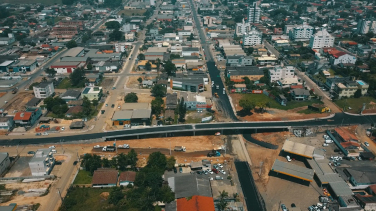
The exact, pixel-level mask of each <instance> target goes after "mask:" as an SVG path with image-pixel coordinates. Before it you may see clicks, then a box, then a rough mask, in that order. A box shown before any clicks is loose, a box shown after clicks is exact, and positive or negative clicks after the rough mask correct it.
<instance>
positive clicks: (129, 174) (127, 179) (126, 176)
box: [119, 171, 136, 186]
mask: <svg viewBox="0 0 376 211" xmlns="http://www.w3.org/2000/svg"><path fill="white" fill-rule="evenodd" d="M135 179H136V172H134V171H123V172H121V173H120V176H119V185H122V186H127V185H133V183H134V180H135Z"/></svg>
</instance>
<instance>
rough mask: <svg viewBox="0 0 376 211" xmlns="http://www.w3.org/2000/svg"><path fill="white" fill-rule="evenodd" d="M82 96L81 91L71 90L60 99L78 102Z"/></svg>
mask: <svg viewBox="0 0 376 211" xmlns="http://www.w3.org/2000/svg"><path fill="white" fill-rule="evenodd" d="M80 96H81V91H78V90H73V89H69V90H67V91H66V92H64V94H62V95H60V98H61V99H63V100H65V102H69V101H72V100H78V99H79V98H80Z"/></svg>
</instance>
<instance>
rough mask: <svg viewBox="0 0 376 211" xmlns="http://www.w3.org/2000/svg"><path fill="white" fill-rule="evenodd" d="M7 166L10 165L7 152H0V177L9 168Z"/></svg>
mask: <svg viewBox="0 0 376 211" xmlns="http://www.w3.org/2000/svg"><path fill="white" fill-rule="evenodd" d="M9 165H10V159H9V154H8V153H7V152H0V175H3V173H4V172H5V171H6V170H7V168H8V167H9ZM0 210H1V209H0Z"/></svg>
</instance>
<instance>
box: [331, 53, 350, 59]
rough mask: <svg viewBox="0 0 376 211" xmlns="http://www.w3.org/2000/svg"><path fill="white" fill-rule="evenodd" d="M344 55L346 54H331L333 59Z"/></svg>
mask: <svg viewBox="0 0 376 211" xmlns="http://www.w3.org/2000/svg"><path fill="white" fill-rule="evenodd" d="M346 54H347V53H345V52H338V53H335V54H333V56H334V57H335V58H338V57H340V56H343V55H346Z"/></svg>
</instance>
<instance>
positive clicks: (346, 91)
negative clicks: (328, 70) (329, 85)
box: [334, 80, 369, 99]
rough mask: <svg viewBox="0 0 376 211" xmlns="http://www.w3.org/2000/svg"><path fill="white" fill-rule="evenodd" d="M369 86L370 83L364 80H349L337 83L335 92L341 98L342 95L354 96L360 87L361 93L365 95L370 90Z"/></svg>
mask: <svg viewBox="0 0 376 211" xmlns="http://www.w3.org/2000/svg"><path fill="white" fill-rule="evenodd" d="M368 87H369V85H368V84H367V83H366V82H364V81H362V80H356V81H351V80H347V81H345V82H343V83H337V84H336V85H335V87H334V94H335V95H336V97H338V99H341V98H342V97H353V96H354V94H355V92H356V91H357V90H358V89H360V91H361V95H365V94H366V93H367V91H368Z"/></svg>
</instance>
